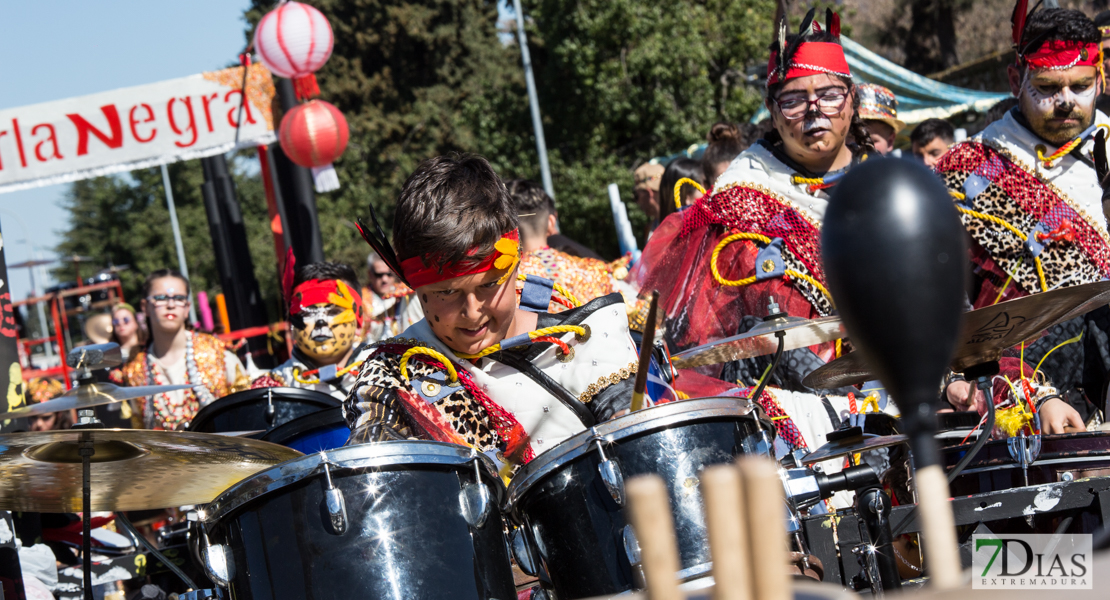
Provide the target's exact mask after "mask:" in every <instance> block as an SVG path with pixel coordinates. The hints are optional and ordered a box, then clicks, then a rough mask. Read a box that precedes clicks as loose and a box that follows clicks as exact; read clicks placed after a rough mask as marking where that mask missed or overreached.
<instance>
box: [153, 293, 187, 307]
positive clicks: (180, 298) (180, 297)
mask: <svg viewBox="0 0 1110 600" xmlns="http://www.w3.org/2000/svg"><path fill="white" fill-rule="evenodd" d="M147 300H150V301H151V302H153V303H154V306H168V305H169V304H170V302H174V303H176V304H188V303H189V297H188V296H186V295H185V294H177V295H173V296H170V295H168V294H155V295H153V296H147Z"/></svg>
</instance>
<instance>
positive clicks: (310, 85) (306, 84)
mask: <svg viewBox="0 0 1110 600" xmlns="http://www.w3.org/2000/svg"><path fill="white" fill-rule="evenodd" d="M293 91H294V92H296V94H297V100H300V101H301V102H304V101H305V100H311V99H312V98H315V97H317V96H319V95H320V85H319V84H317V83H316V74H315V73H309V74H308V75H305V76H304V77H297V78H296V79H294V80H293Z"/></svg>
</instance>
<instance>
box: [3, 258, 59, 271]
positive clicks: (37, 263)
mask: <svg viewBox="0 0 1110 600" xmlns="http://www.w3.org/2000/svg"><path fill="white" fill-rule="evenodd" d="M56 262H58V261H56V260H54V259H45V258H44V259H39V260H25V261H23V262H17V263H15V264H13V265H8V268H9V269H27V268H30V267H41V266H42V265H49V264H53V263H56Z"/></svg>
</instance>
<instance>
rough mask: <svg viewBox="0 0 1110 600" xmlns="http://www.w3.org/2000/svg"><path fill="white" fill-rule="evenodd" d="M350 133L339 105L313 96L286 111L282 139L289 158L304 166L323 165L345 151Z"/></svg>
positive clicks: (281, 131)
mask: <svg viewBox="0 0 1110 600" xmlns="http://www.w3.org/2000/svg"><path fill="white" fill-rule="evenodd" d="M349 133H350V132H349V131H348V129H347V119H345V118H344V117H343V113H341V112H339V109H338V108H336V107H334V106H332V105H331V104H328V103H327V102H324V101H323V100H311V101H309V102H306V103H304V104H301V105H298V106H296V107H294V108H293V109H292V110H290V111H289V112H287V113H285V116H284V117H282V119H281V128H280V129H279V131H278V140H279V141H280V142H281V149H282V150H284V151H285V155H286V156H288V157H289V160H291V161H293V162H295V163H297V164H298V165H301V166H302V167H322V166H324V165H327V164H329V163H331V162H332V161H334V160H335V159H337V158H339V155H341V154H343V151H344V150H345V149H346V148H347V138H348V136H349Z"/></svg>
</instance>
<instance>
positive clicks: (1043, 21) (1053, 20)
mask: <svg viewBox="0 0 1110 600" xmlns="http://www.w3.org/2000/svg"><path fill="white" fill-rule="evenodd" d="M1021 39H1022V43H1024V44H1025V47H1024V48H1021V52H1022V53H1023V54H1028V53H1030V52H1036V51H1037V50H1039V49H1040V47H1041V46H1043V45H1044V44H1045V42H1052V41H1066V42H1085V43H1088V44H1097V43H1099V42H1100V41H1102V34H1101V33H1099V31H1098V27H1097V26H1096V25H1095V22H1094V21H1092V20H1091V19H1090V17H1088V16H1087V15H1085V14H1083V13H1082V12H1080V11H1078V10H1066V9H1063V8H1048V9H1044V10H1038V11H1037V12H1035V13H1033V14H1031V15H1029V20H1028V21H1026V23H1025V32H1024V33H1023V34H1022V36H1021Z"/></svg>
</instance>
